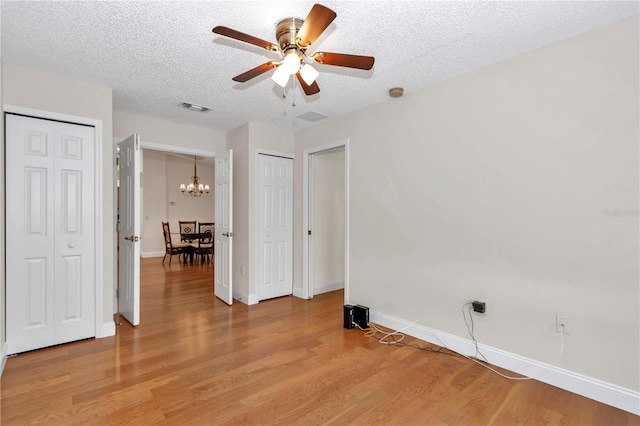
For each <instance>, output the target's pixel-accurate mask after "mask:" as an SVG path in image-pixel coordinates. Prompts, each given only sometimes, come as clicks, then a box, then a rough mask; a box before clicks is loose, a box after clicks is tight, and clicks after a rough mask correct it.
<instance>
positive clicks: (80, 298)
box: [6, 114, 95, 354]
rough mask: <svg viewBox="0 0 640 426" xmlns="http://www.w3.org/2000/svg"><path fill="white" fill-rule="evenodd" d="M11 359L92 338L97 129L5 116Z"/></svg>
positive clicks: (9, 346) (7, 289)
mask: <svg viewBox="0 0 640 426" xmlns="http://www.w3.org/2000/svg"><path fill="white" fill-rule="evenodd" d="M6 132H7V136H6V173H7V178H6V205H7V209H6V221H7V227H6V228H7V229H6V236H7V250H6V263H7V278H6V291H7V293H6V296H7V297H6V300H7V345H8V350H9V353H10V354H13V353H18V352H24V351H28V350H33V349H38V348H42V347H46V346H50V345H55V344H59V343H64V342H69V341H73V340H79V339H83V338H87V337H92V336H95V294H94V293H95V283H94V280H93V276H94V270H95V256H94V245H93V243H94V239H95V231H94V229H95V226H94V211H93V208H94V207H93V206H94V199H93V193H94V191H93V189H94V184H95V182H94V178H95V176H94V172H93V168H94V167H93V161H94V156H95V152H94V148H95V144H94V129H93V127H88V126H81V125H73V124H68V123H60V122H54V121H48V120H41V119H36V118H30V117H23V116H16V115H11V114H7V115H6Z"/></svg>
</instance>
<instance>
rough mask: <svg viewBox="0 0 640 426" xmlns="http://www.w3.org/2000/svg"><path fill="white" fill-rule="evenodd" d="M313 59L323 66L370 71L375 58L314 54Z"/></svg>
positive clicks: (326, 53)
mask: <svg viewBox="0 0 640 426" xmlns="http://www.w3.org/2000/svg"><path fill="white" fill-rule="evenodd" d="M313 59H314V60H315V61H316V62H318V63H320V64H325V65H336V66H339V67H347V68H357V69H360V70H370V69H371V68H373V63H374V62H375V58H374V57H373V56H360V55H347V54H344V53H331V52H316V53H314V54H313Z"/></svg>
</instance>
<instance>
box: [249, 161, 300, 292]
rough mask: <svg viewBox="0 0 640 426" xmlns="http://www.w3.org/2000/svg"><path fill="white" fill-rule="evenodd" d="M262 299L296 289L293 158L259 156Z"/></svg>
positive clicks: (260, 281) (260, 284)
mask: <svg viewBox="0 0 640 426" xmlns="http://www.w3.org/2000/svg"><path fill="white" fill-rule="evenodd" d="M258 173H259V175H258V182H259V183H258V223H257V226H258V227H259V231H258V232H259V237H258V238H259V241H258V247H259V249H258V261H257V265H258V292H259V298H260V300H265V299H271V298H274V297H280V296H286V295H289V294H291V293H292V291H293V279H292V277H293V272H292V271H293V249H292V246H293V160H292V159H291V158H282V157H275V156H271V155H259V156H258Z"/></svg>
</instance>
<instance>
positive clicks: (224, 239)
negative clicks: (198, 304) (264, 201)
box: [214, 150, 233, 305]
mask: <svg viewBox="0 0 640 426" xmlns="http://www.w3.org/2000/svg"><path fill="white" fill-rule="evenodd" d="M215 161H216V169H215V174H216V178H215V186H216V195H215V197H216V229H215V246H214V247H215V248H214V256H215V268H214V293H215V295H216V296H217V297H218V298H220V299H221V300H222V301H224V302H225V303H226V304H228V305H231V304H232V303H233V286H232V285H233V282H232V281H233V280H232V274H231V264H232V254H233V151H232V150H228V151H226V152H225V153H223V154H219V155H216V158H215Z"/></svg>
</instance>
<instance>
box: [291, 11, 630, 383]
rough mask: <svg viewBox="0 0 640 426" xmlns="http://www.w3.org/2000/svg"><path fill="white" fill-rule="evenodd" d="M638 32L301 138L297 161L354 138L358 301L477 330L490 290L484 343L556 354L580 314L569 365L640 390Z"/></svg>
mask: <svg viewBox="0 0 640 426" xmlns="http://www.w3.org/2000/svg"><path fill="white" fill-rule="evenodd" d="M638 33H639V31H638V17H637V16H635V17H632V18H629V19H626V20H623V21H621V22H618V23H615V24H612V25H609V26H607V27H604V28H601V29H598V30H595V31H592V32H588V33H585V34H582V35H579V36H577V37H575V38H572V39H569V40H566V41H563V42H560V43H557V44H555V45H552V46H549V47H546V48H542V49H539V50H536V51H534V52H531V53H529V54H525V55H521V56H518V57H515V58H512V59H509V60H507V61H504V62H501V63H498V64H495V65H493V66H489V67H487V68H484V69H482V70H479V71H476V72H472V73H469V74H466V75H463V76H460V77H458V78H455V79H452V80H450V81H446V82H443V83H441V84H438V85H436V86H433V87H429V88H426V89H423V90H420V91H416V92H414V93H410V94H408V95H405V97H403V98H399V99H392V100H389V101H387V102H385V103H383V104H380V105H377V106H374V107H372V108H369V109H367V110H363V111H359V112H356V113H353V114H351V115H348V116H345V117H341V118H337V119H334V120H331V121H329V122H326V123H322V124H319V125H317V126H315V127H313V128H312V129H307V130H305V131H300V132H297V133H296V139H295V147H296V154H298V155H301V153H302V152H303V151H304V150H305V149H308V148H309V147H312V146H318V145H321V144H325V143H328V142H333V141H336V140H341V139H345V138H349V140H350V154H349V155H350V164H349V173H350V182H351V184H350V188H349V190H350V206H351V220H350V224H349V229H350V253H349V254H350V259H351V263H350V277H349V279H350V283H351V285H350V295H351V300H350V302H352V303H361V304H363V305H367V306H369V307H370V308H371V309H372V310H374V311H377V312H380V313H383V314H385V315H390V316H395V317H397V318H400V319H403V320H405V321H408V322H412V321H414V320H417V321H418V322H419V324H423V325H426V326H428V327H431V328H433V329H436V330H441V331H444V332H448V333H450V334H453V335H456V336H460V337H463V338H468V334H467V330H466V327H465V324H464V322H463V319H462V314H461V307H462V305H463V304H464V303H466V302H469V301H471V300H474V299H481V300H484V301H486V302H487V313H486V315H477V316H476V318H477V320H476V337H477V339H478V340H479V341H480V342H481V343H483V344H486V345H490V346H492V347H495V348H499V349H501V350H503V351H507V352H508V353H512V354H519V355H522V356H525V357H528V358H531V359H534V360H539V361H542V362H546V363H551V362H553V360H554V358H555V356H556V354H557V352H558V348H559V335H558V334H557V333H556V332H555V315H556V313H565V314H567V315H568V316H569V317H570V320H571V323H570V326H569V327H570V333H571V334H569V335H567V336H566V340H565V349H564V353H563V355H562V358H561V359H560V360H559V367H561V368H564V369H566V370H569V371H571V372H576V373H580V374H583V375H585V376H588V377H591V378H595V379H599V380H602V381H604V382H608V383H612V384H614V385H618V386H621V387H623V388H625V389H630V390H633V391H636V392H637V391H638V390H639V389H640V317H639V312H640V306H639V300H640V292H639V285H638V282H639V276H638V257H639V250H638V231H639V227H638V208H639V196H638V190H639V187H638V154H639V152H638V140H639V132H640V131H639V118H638V117H639V115H640V111H639V106H638V99H639V88H638V75H639V70H638V62H639V57H638V51H639V46H638V39H639V37H638V35H639V34H638ZM301 173H302V171H301V167H297V168H296V180H297V181H298V182H300V181H301V180H302V176H301ZM301 194H302V192H301V185H300V184H298V185H297V186H296V189H295V195H294V198H295V200H296V211H295V214H296V217H297V218H298V220H301V219H300V218H301V215H302V207H301V199H302V196H301ZM294 229H295V230H296V235H295V241H296V242H298V244H300V241H302V235H301V231H300V227H299V226H296V227H295V228H294ZM301 265H302V264H301V257H300V255H297V257H296V258H295V268H296V277H297V279H300V277H301V272H300V271H301V268H302V266H301Z"/></svg>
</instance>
